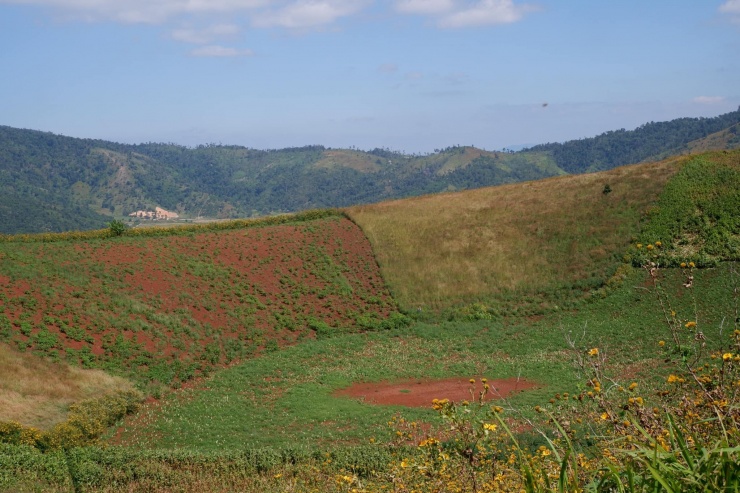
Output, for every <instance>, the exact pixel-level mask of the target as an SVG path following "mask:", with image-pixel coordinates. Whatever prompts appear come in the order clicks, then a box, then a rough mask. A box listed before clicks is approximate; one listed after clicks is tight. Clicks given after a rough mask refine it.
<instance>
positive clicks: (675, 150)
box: [524, 108, 740, 173]
mask: <svg viewBox="0 0 740 493" xmlns="http://www.w3.org/2000/svg"><path fill="white" fill-rule="evenodd" d="M738 122H740V108H738V110H737V111H733V112H731V113H726V114H724V115H720V116H717V117H715V118H679V119H677V120H672V121H669V122H650V123H646V124H644V125H642V126H640V127H638V128H637V129H635V130H625V129H621V130H614V131H611V132H606V133H603V134H601V135H599V136H597V137H592V138H588V139H580V140H571V141H569V142H565V143H562V144H543V145H538V146H535V147H531V148H529V149H527V150H525V151H524V152H527V151H530V152H531V151H544V152H549V153H551V154H552V157H553V158H554V159H555V163H556V164H557V165H558V166H559V167H560V168H562V169H563V170H565V171H567V172H568V173H585V172H589V171H603V170H607V169H611V168H615V167H617V166H622V165H625V164H631V163H639V162H642V161H646V160H650V159H659V158H662V157H667V156H669V155H671V154H679V153H681V152H682V151H684V150H687V149H688V147H687V146H688V144H689V143H690V142H692V141H695V140H698V139H702V138H704V137H707V136H709V135H711V134H714V133H716V132H720V131H722V130H725V129H731V132H730V133H731V134H732V135H733V136H734V138H730V139H729V141H728V144H730V145H728V147H730V148H735V147H738V146H740V135H738V133H739V132H738Z"/></svg>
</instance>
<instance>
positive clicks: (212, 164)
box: [0, 111, 740, 233]
mask: <svg viewBox="0 0 740 493" xmlns="http://www.w3.org/2000/svg"><path fill="white" fill-rule="evenodd" d="M738 121H740V111H736V112H731V113H727V114H725V115H721V116H718V117H715V118H684V119H678V120H673V121H671V122H662V123H649V124H646V125H643V126H642V127H640V128H638V129H636V130H632V131H625V130H620V131H616V132H607V133H605V134H602V135H599V136H597V137H593V138H590V139H583V140H579V141H572V142H566V143H564V144H546V145H542V146H536V147H533V148H531V149H526V150H523V151H520V152H516V153H512V152H499V151H486V150H482V149H477V148H475V147H467V146H455V147H449V148H446V149H440V150H437V151H435V152H434V153H431V154H427V155H409V154H404V153H401V152H396V151H391V150H389V149H373V150H370V151H360V150H355V149H329V148H325V147H323V146H320V145H316V146H306V147H300V148H288V149H278V150H256V149H250V148H246V147H240V146H226V145H213V144H211V145H202V146H198V147H195V148H188V147H183V146H179V145H174V144H158V143H146V144H138V145H127V144H118V143H114V142H108V141H102V140H92V139H77V138H72V137H65V136H60V135H54V134H51V133H48V132H39V131H34V130H21V129H15V128H11V127H4V126H0V233H31V232H47V231H68V230H84V229H95V228H100V227H103V226H104V225H105V224H106V223H107V222H109V221H110V220H111V219H113V218H118V219H120V218H125V219H127V220H128V219H129V216H130V214H132V213H134V212H136V211H142V212H146V211H152V212H153V211H154V210H155V209H156V208H158V207H159V208H162V209H165V210H167V211H170V212H171V213H175V214H179V215H180V216H181V218H183V219H184V220H193V219H195V218H199V217H211V218H222V219H224V218H236V217H253V216H262V215H269V214H274V213H284V212H295V211H301V210H307V209H313V208H323V207H347V206H351V205H357V204H367V203H376V202H381V201H385V200H389V199H396V198H403V197H410V196H418V195H423V194H430V193H438V192H443V191H454V190H467V189H473V188H480V187H485V186H491V185H500V184H507V183H516V182H521V181H528V180H537V179H541V178H546V177H551V176H561V175H564V174H573V173H582V172H587V171H598V170H608V169H611V168H613V167H616V166H621V165H624V164H631V163H637V162H642V161H650V160H659V159H662V158H664V157H666V156H668V155H673V154H680V153H684V152H696V151H703V150H711V149H725V148H727V149H729V148H734V147H737V146H738V145H740V137H738V135H737V124H738ZM131 220H132V221H133V220H135V219H133V218H131Z"/></svg>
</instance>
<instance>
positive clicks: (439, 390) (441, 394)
mask: <svg viewBox="0 0 740 493" xmlns="http://www.w3.org/2000/svg"><path fill="white" fill-rule="evenodd" d="M488 385H489V386H490V390H489V392H488V393H487V394H486V396H485V399H486V400H489V399H503V398H505V397H508V396H510V395H511V394H514V393H517V392H521V391H523V390H527V389H531V388H534V387H536V385H535V384H533V383H532V382H528V381H526V380H522V379H518V378H507V379H503V380H489V381H488ZM482 390H483V384H482V383H481V382H480V380H477V381H476V384H475V385H471V384H470V382H469V381H468V380H466V379H464V378H449V379H446V380H421V379H419V380H406V381H402V382H377V383H356V384H354V385H352V386H351V387H348V388H346V389H342V390H340V391H338V392H336V393H335V394H334V395H336V396H348V397H353V398H356V399H361V400H362V401H363V402H366V403H368V404H378V405H391V406H406V407H430V406H431V405H432V400H434V399H449V400H451V401H462V400H476V399H477V398H478V396H479V395H480V392H481V391H482Z"/></svg>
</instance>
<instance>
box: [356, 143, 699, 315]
mask: <svg viewBox="0 0 740 493" xmlns="http://www.w3.org/2000/svg"><path fill="white" fill-rule="evenodd" d="M685 160H686V158H681V157H674V158H669V159H666V160H664V161H660V162H655V163H648V164H640V165H633V166H625V167H621V168H617V169H613V170H610V171H606V172H602V173H594V174H585V175H575V176H565V177H556V178H550V179H545V180H540V181H534V182H527V183H519V184H512V185H505V186H498V187H490V188H483V189H477V190H471V191H465V192H459V193H447V194H440V195H431V196H424V197H417V198H411V199H404V200H397V201H392V202H385V203H381V204H375V205H366V206H357V207H352V208H350V209H348V213H349V215H350V217H352V219H353V220H354V221H355V222H356V223H357V224H358V225H359V226H360V227H361V228H362V229H363V230H364V232H365V234H366V235H367V236H368V238H369V239H370V242H371V243H372V245H373V247H374V250H375V253H376V256H377V258H378V261H379V263H380V265H381V268H382V271H383V274H384V277H385V278H386V280H387V282H388V283H389V285H390V287H391V290H392V291H393V293H394V295H395V297H396V299H397V301H398V302H399V303H400V304H401V305H402V306H404V307H405V308H407V309H421V310H426V309H432V310H440V309H445V308H449V307H453V306H456V305H462V304H466V303H471V302H476V301H483V302H486V303H493V304H494V305H498V304H499V303H498V302H505V301H507V300H508V301H510V302H512V303H515V304H517V303H518V304H522V303H526V302H527V300H529V302H531V303H532V304H533V305H536V306H538V308H542V309H546V308H548V306H550V305H553V304H555V303H557V302H558V299H560V300H562V299H563V298H564V297H565V298H567V297H568V296H570V297H571V298H572V297H575V298H578V297H582V296H583V294H584V292H588V291H590V290H591V289H593V288H594V287H598V286H599V285H601V284H602V283H603V282H604V281H605V280H606V279H607V278H608V277H609V276H610V275H611V274H612V273H613V270H614V268H615V266H616V265H617V262H616V260H617V259H618V258H620V257H621V254H622V253H623V252H624V250H625V247H626V246H627V245H628V244H629V242H630V240H631V238H632V237H633V235H635V234H637V232H638V230H639V223H640V218H641V215H642V214H643V212H644V211H645V210H646V208H647V207H648V206H649V205H650V204H652V203H653V202H654V201H655V200H656V199H657V197H658V195H659V193H660V192H661V190H662V188H663V186H664V184H665V183H666V181H667V180H668V178H669V177H670V176H672V175H673V174H674V173H675V172H676V171H677V170H678V169H679V167H680V166H681V164H682V163H683V162H685ZM606 184H608V185H609V187H610V189H611V192H610V193H604V188H605V185H606ZM563 289H565V290H566V291H569V294H568V295H567V296H566V295H564V294H563V292H562V290H563ZM559 290H560V291H559ZM543 292H550V293H554V294H552V296H550V297H549V298H547V297H542V296H540V295H541V293H543ZM538 308H535V311H536V310H537V309H538Z"/></svg>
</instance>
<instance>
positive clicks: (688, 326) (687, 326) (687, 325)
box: [686, 321, 696, 329]
mask: <svg viewBox="0 0 740 493" xmlns="http://www.w3.org/2000/svg"><path fill="white" fill-rule="evenodd" d="M692 327H696V322H693V321H692V322H686V328H687V329H690V328H692Z"/></svg>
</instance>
